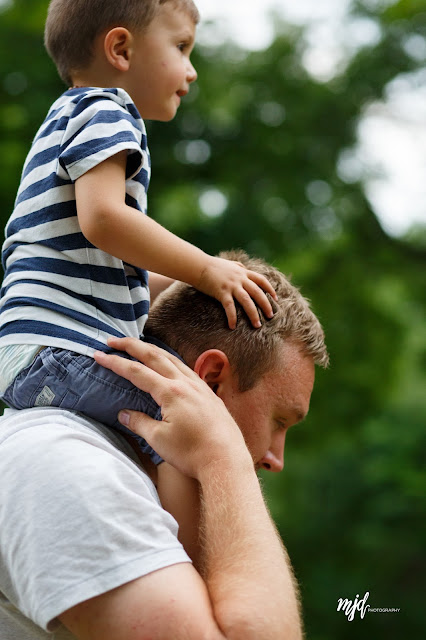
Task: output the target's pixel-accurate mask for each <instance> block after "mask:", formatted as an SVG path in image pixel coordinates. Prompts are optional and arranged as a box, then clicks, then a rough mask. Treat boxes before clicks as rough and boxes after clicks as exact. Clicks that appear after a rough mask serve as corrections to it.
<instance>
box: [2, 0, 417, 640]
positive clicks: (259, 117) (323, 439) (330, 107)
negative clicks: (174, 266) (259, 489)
mask: <svg viewBox="0 0 426 640" xmlns="http://www.w3.org/2000/svg"><path fill="white" fill-rule="evenodd" d="M47 4H48V2H47V0H15V1H14V2H8V3H7V4H5V5H4V6H3V7H0V43H1V44H0V47H1V54H2V55H1V56H0V201H1V216H2V224H3V225H4V224H5V222H6V220H7V218H8V216H9V215H10V212H11V211H12V207H13V201H14V197H15V192H16V189H17V186H18V182H19V177H20V172H21V168H22V164H23V161H24V158H25V155H26V153H27V151H28V149H29V146H30V143H31V140H32V137H33V135H34V134H35V132H36V130H37V128H38V126H39V125H40V123H41V121H42V119H43V118H44V116H45V114H46V111H47V109H48V108H49V106H50V104H51V102H52V101H53V100H54V99H55V98H56V97H57V96H58V95H59V94H60V93H61V92H62V91H63V89H64V87H63V86H62V84H61V81H60V80H59V78H58V77H57V74H56V70H55V68H54V66H53V64H52V63H51V62H50V60H49V58H48V56H47V54H46V53H45V51H44V49H43V45H42V31H43V24H44V19H45V14H46V9H47ZM389 5H390V6H389ZM352 11H353V12H354V14H356V15H358V16H368V17H369V18H371V19H373V20H374V21H376V22H377V24H379V25H380V29H381V38H380V41H379V42H378V43H377V44H375V45H369V46H365V47H361V48H360V49H358V50H357V52H356V53H355V54H354V55H353V57H352V58H351V60H350V61H349V63H348V65H347V66H346V67H345V69H344V71H342V73H340V74H338V75H337V76H336V77H334V78H333V79H332V80H330V81H328V82H319V81H316V80H315V79H313V78H312V77H311V76H309V75H308V73H307V72H306V70H305V68H304V67H303V66H302V64H301V55H302V53H303V46H304V44H303V43H304V38H303V36H304V33H303V28H302V27H294V26H293V27H291V26H290V25H286V24H284V23H282V24H281V25H278V26H277V35H276V38H275V41H274V42H273V44H272V45H271V46H270V47H269V48H268V49H267V50H265V51H257V52H251V53H249V52H244V51H241V50H240V49H238V48H237V47H236V46H235V45H234V44H232V43H229V44H227V45H221V46H220V47H219V46H218V47H212V46H207V45H204V46H199V47H198V48H197V49H196V50H195V52H194V54H193V61H194V64H195V66H196V68H197V70H198V74H199V80H198V82H197V85H196V86H195V87H193V90H192V91H191V93H190V94H189V96H188V97H187V98H186V100H185V102H184V104H183V105H182V107H181V109H180V110H179V113H178V116H177V117H176V119H175V120H174V121H173V122H171V123H168V124H160V123H148V130H149V143H150V149H151V154H152V163H153V177H152V182H151V187H150V204H149V211H150V215H151V216H152V217H154V218H155V219H157V220H158V221H159V222H161V223H163V224H164V225H165V226H167V227H168V228H169V229H171V230H172V231H174V232H175V233H177V234H179V235H181V236H182V237H184V238H186V239H187V240H189V241H191V242H193V243H195V244H197V245H198V246H200V247H202V248H203V249H204V250H206V251H208V252H210V253H215V252H217V251H219V250H221V249H229V248H233V247H242V248H244V249H246V250H247V251H248V252H250V253H252V254H257V255H260V256H263V257H264V258H266V259H267V260H269V261H271V262H273V263H274V264H275V265H276V266H278V267H279V268H280V269H281V270H283V271H284V272H285V273H287V274H292V279H293V282H294V283H295V284H297V285H298V286H300V287H301V288H302V291H303V293H304V294H305V295H306V296H307V297H309V298H310V299H311V301H312V305H313V308H314V310H315V312H316V313H317V314H318V316H319V318H320V320H321V322H322V323H323V325H324V328H325V331H326V335H327V343H328V346H329V350H330V354H331V367H330V369H329V370H328V371H326V372H324V371H318V375H317V383H316V388H315V391H314V395H313V399H312V404H311V411H310V414H309V417H308V419H307V420H306V421H305V422H304V424H303V425H301V426H299V427H297V428H295V429H294V430H292V431H291V432H290V435H289V437H288V438H287V447H286V466H285V471H284V473H282V474H280V475H271V476H270V477H267V475H265V476H264V487H265V492H266V494H267V496H268V499H269V502H270V506H271V510H272V512H273V515H274V518H275V520H276V522H277V525H278V527H279V530H280V532H281V534H282V536H283V539H284V541H285V544H286V546H287V548H288V550H289V554H290V557H291V558H292V561H293V564H294V568H295V572H296V575H297V578H298V580H299V582H300V585H301V594H302V598H303V607H304V619H305V625H306V634H307V637H308V638H309V639H310V640H352V639H353V640H355V639H356V640H358V639H359V638H360V637H362V638H368V639H374V640H382V639H383V640H384V639H387V640H391V639H397V638H398V639H401V638H410V639H417V638H423V637H426V624H425V623H426V620H425V614H424V595H425V593H424V588H425V583H424V580H423V576H424V574H425V572H426V562H425V555H424V541H425V533H426V530H425V529H426V527H425V519H424V509H422V507H423V506H424V502H423V501H422V497H423V496H424V493H425V472H424V469H425V457H426V456H425V451H426V448H425V445H426V434H425V425H426V393H425V382H426V373H425V372H426V328H425V306H426V304H425V302H426V295H425V292H426V277H425V272H426V269H425V266H426V260H425V257H426V251H425V246H426V227H417V228H415V229H412V230H411V231H410V232H409V233H408V234H407V235H406V236H405V237H402V238H398V239H396V238H391V237H388V236H387V235H386V234H385V232H384V231H383V230H382V227H381V226H380V224H379V223H378V220H377V219H376V217H375V215H374V213H373V211H372V210H371V208H370V205H369V202H368V201H367V199H366V196H365V193H364V190H363V184H362V183H361V182H359V181H357V180H356V179H351V180H349V179H347V180H346V181H345V180H343V179H342V177H341V175H340V174H341V172H339V171H338V170H337V166H338V162H339V157H340V155H341V153H342V151H343V150H345V149H347V148H350V147H351V146H353V145H354V143H355V140H356V127H357V123H358V121H359V118H360V116H361V114H362V112H363V108H364V107H365V106H366V105H367V104H369V103H371V102H372V101H374V100H376V99H380V98H382V97H383V95H384V91H385V88H386V85H387V84H388V83H389V82H390V81H391V80H392V79H394V78H395V77H396V76H398V75H399V74H402V73H405V74H406V73H412V72H416V70H419V69H421V68H422V66H423V67H424V60H420V59H419V58H418V57H417V58H416V57H413V56H410V55H408V53H407V50H406V47H404V42H406V39H407V37H408V36H410V35H413V34H415V35H417V36H419V37H422V38H425V37H426V4H425V1H424V0H400V1H399V2H395V3H393V4H390V3H389V2H387V3H384V4H383V3H380V2H371V1H367V0H365V1H360V2H355V3H353V6H352ZM425 218H426V204H425ZM366 591H369V592H370V597H369V600H368V603H369V604H370V605H371V606H372V607H389V608H391V607H395V608H400V610H401V611H400V613H398V614H384V613H382V614H379V613H377V614H372V613H370V614H367V615H366V617H365V618H364V620H361V619H360V617H359V616H357V617H356V618H355V620H354V621H353V622H348V621H347V620H346V618H345V616H344V615H343V613H341V612H340V613H337V612H336V606H337V600H338V598H345V597H346V598H349V599H353V598H354V597H355V595H356V594H359V595H360V597H363V595H364V594H365V592H366ZM260 614H261V612H260ZM260 640H261V639H260Z"/></svg>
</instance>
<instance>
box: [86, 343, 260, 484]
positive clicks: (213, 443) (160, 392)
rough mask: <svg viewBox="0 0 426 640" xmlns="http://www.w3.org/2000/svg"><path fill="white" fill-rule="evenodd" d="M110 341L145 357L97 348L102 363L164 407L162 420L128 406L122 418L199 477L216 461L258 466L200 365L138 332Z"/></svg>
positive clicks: (172, 460)
mask: <svg viewBox="0 0 426 640" xmlns="http://www.w3.org/2000/svg"><path fill="white" fill-rule="evenodd" d="M108 344H109V345H110V346H111V347H114V349H119V350H123V351H127V353H128V354H129V355H131V356H133V357H134V358H137V359H138V360H140V361H141V362H143V364H141V362H135V361H134V360H128V359H126V358H121V357H120V356H113V355H107V354H105V353H103V352H96V353H95V359H96V361H97V362H98V363H99V364H101V365H103V366H104V367H107V368H108V369H111V370H112V371H114V372H115V373H117V374H118V375H120V376H122V377H123V378H126V379H127V380H129V381H130V382H132V383H133V384H134V385H135V386H136V387H138V388H139V389H143V390H144V391H147V392H148V393H149V394H151V395H152V397H153V398H154V400H155V402H156V403H157V404H158V405H159V406H160V407H161V414H162V418H163V419H162V421H161V422H160V421H158V420H154V419H152V418H150V417H149V416H147V415H145V414H143V413H139V412H137V411H122V412H121V413H120V416H119V419H120V421H121V422H122V423H123V424H125V426H128V427H129V428H130V429H131V430H132V431H134V432H135V433H138V434H139V435H141V436H142V437H143V438H145V440H147V442H149V444H150V445H151V446H152V447H153V448H154V449H155V451H157V453H159V454H160V456H161V457H162V458H164V460H166V462H168V463H170V464H171V465H172V466H174V467H175V468H176V469H178V470H179V471H180V472H181V473H183V474H185V475H187V476H190V477H192V478H196V479H200V475H201V474H202V472H203V469H204V468H205V467H206V466H207V465H211V464H216V465H221V464H223V465H224V466H229V465H231V464H232V465H235V464H239V463H241V464H242V465H243V467H244V466H245V465H246V464H247V465H251V467H252V468H253V462H252V459H251V456H250V454H249V452H248V449H247V447H246V445H245V442H244V438H243V436H242V434H241V431H240V429H239V428H238V426H237V424H236V423H235V421H234V420H233V418H232V417H231V415H230V414H229V412H228V410H227V409H226V407H225V405H224V404H223V402H222V400H220V398H218V397H217V396H216V395H215V394H214V392H213V391H212V390H211V389H210V388H209V386H208V385H207V384H206V383H205V382H203V380H201V379H200V378H199V376H198V375H197V374H196V373H194V371H192V370H191V369H190V368H189V367H187V366H186V365H185V364H184V363H183V362H181V361H180V360H179V359H178V358H175V357H174V356H173V355H172V354H169V353H167V352H166V351H164V350H163V349H160V348H158V347H156V346H154V345H151V344H147V343H144V342H142V341H141V340H136V339H135V338H122V339H118V338H111V339H110V340H109V341H108ZM123 409H125V407H123ZM225 442H226V446H224V443H225Z"/></svg>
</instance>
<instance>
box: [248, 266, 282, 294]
mask: <svg viewBox="0 0 426 640" xmlns="http://www.w3.org/2000/svg"><path fill="white" fill-rule="evenodd" d="M247 277H248V278H249V279H250V280H252V281H253V282H255V283H256V284H257V285H258V286H259V287H261V288H262V289H263V290H264V291H266V293H269V295H271V296H272V297H273V299H274V300H278V296H277V292H276V291H275V289H274V287H273V286H272V284H271V283H270V282H269V280H268V279H267V278H265V276H262V275H261V274H260V273H256V272H255V271H248V272H247Z"/></svg>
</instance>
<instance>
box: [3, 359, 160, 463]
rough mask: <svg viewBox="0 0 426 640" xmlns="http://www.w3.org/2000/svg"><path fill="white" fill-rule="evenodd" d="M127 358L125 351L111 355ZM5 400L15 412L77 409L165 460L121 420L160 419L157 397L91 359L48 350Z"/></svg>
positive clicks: (23, 373) (8, 391) (20, 377)
mask: <svg viewBox="0 0 426 640" xmlns="http://www.w3.org/2000/svg"><path fill="white" fill-rule="evenodd" d="M113 353H115V354H117V355H119V356H121V357H123V358H128V359H132V358H130V356H129V355H128V354H126V353H123V352H122V351H116V352H113ZM2 399H3V400H4V402H5V403H6V404H8V405H9V406H11V407H14V408H15V409H29V408H31V407H58V408H60V409H70V410H72V411H79V412H81V413H83V414H84V415H86V416H88V417H89V418H93V419H94V420H97V421H98V422H102V423H103V424H105V425H107V426H109V427H112V428H113V429H116V430H117V431H120V432H121V433H124V434H126V435H130V436H132V437H133V438H134V439H135V440H136V442H137V443H138V445H139V446H140V449H141V451H142V452H143V453H147V454H148V455H149V456H150V458H151V460H152V461H153V462H154V463H155V464H160V462H162V461H163V459H162V458H161V457H160V456H159V455H158V453H156V452H155V451H154V449H152V448H151V447H150V446H149V444H148V443H147V442H146V440H144V439H143V438H141V437H140V436H138V435H136V434H135V433H133V431H130V429H127V428H126V427H124V426H123V425H122V424H120V422H118V419H117V415H118V412H119V411H120V410H121V409H132V410H134V411H141V412H142V413H146V414H147V415H149V416H151V417H152V418H154V419H155V420H161V411H160V407H159V406H158V404H157V403H156V402H154V400H153V398H152V397H151V396H150V395H149V394H148V393H146V392H145V391H141V390H140V389H137V388H136V387H135V386H134V385H133V384H132V383H131V382H129V381H128V380H126V379H125V378H122V377H120V376H118V375H117V374H116V373H114V372H113V371H110V370H109V369H105V367H102V366H101V365H99V364H98V363H97V362H96V361H95V360H94V359H93V358H91V357H90V356H85V355H80V354H78V353H74V352H72V351H68V350H66V349H58V348H55V347H45V348H44V349H42V351H40V353H39V354H38V355H37V356H36V358H35V359H34V360H33V362H32V363H31V364H30V365H29V366H28V367H25V369H23V370H22V371H21V372H20V373H19V374H18V376H17V377H16V378H15V380H14V381H13V382H12V384H11V385H10V386H9V387H8V388H7V389H6V391H5V392H4V394H3V397H2Z"/></svg>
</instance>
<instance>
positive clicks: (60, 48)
mask: <svg viewBox="0 0 426 640" xmlns="http://www.w3.org/2000/svg"><path fill="white" fill-rule="evenodd" d="M166 2H173V4H174V5H175V6H176V8H177V9H179V10H183V11H186V12H187V13H189V15H190V16H191V18H192V19H193V21H194V23H195V24H197V23H198V21H199V17H200V16H199V13H198V9H197V7H196V6H195V4H194V2H193V0H51V2H50V4H49V10H48V14H47V19H46V26H45V32H44V43H45V46H46V49H47V51H48V53H49V55H50V57H51V58H52V60H53V61H54V63H55V64H56V68H57V69H58V72H59V75H60V76H61V78H62V80H63V81H64V82H65V83H66V84H67V85H68V86H71V85H72V75H73V74H74V73H75V72H76V71H81V70H82V69H85V68H87V67H88V65H89V64H90V62H91V60H92V55H93V45H94V42H95V39H96V38H97V36H98V35H99V34H100V33H102V32H103V31H105V30H106V29H112V28H113V27H126V28H127V29H129V30H130V31H131V30H135V31H136V30H138V31H140V30H143V29H145V28H146V27H148V25H149V24H150V22H151V21H152V20H153V18H154V17H155V15H156V13H157V11H158V9H159V7H160V6H161V5H163V4H165V3H166Z"/></svg>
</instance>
